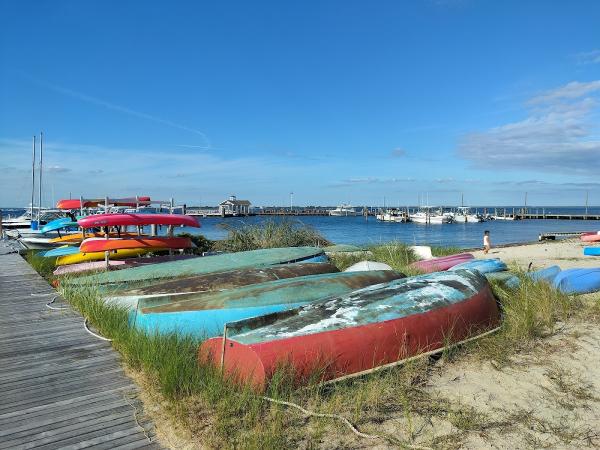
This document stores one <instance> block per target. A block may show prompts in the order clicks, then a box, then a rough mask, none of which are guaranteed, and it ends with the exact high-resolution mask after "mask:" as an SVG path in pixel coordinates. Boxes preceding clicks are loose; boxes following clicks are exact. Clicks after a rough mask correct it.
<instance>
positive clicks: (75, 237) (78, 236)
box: [52, 232, 146, 244]
mask: <svg viewBox="0 0 600 450" xmlns="http://www.w3.org/2000/svg"><path fill="white" fill-rule="evenodd" d="M145 236H146V235H139V234H137V233H123V232H122V233H120V234H119V233H109V234H108V237H111V238H118V237H121V238H125V237H133V238H138V237H145ZM92 237H98V238H106V234H105V233H85V238H92ZM83 240H84V237H83V233H71V234H67V235H65V236H59V237H56V238H54V239H52V242H57V243H59V242H64V243H73V244H79V243H81V242H82V241H83Z"/></svg>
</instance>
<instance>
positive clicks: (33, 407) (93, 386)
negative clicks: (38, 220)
mask: <svg viewBox="0 0 600 450" xmlns="http://www.w3.org/2000/svg"><path fill="white" fill-rule="evenodd" d="M7 251H8V249H7V248H6V247H5V246H4V244H3V243H2V242H1V241H0V449H26V448H36V449H55V448H69V449H80V448H94V449H113V448H121V449H134V448H160V446H159V445H158V444H157V443H155V442H154V433H153V430H154V428H153V426H152V423H151V422H150V421H149V420H148V419H147V418H145V417H144V415H143V412H142V406H141V403H140V402H139V400H137V395H136V394H137V387H136V386H135V384H134V383H133V382H132V381H131V380H130V379H129V378H127V377H126V376H125V374H124V373H123V370H122V368H121V366H120V364H119V356H118V354H117V353H116V352H115V351H114V350H113V349H112V348H111V346H110V343H108V342H105V341H102V340H99V339H97V338H95V337H93V336H91V335H90V334H88V333H87V332H86V331H85V330H84V328H83V319H82V317H81V316H80V315H79V314H77V313H76V312H74V311H73V310H71V309H70V308H67V309H61V310H51V309H49V308H48V307H47V306H46V303H48V302H50V301H51V300H52V299H53V298H54V296H55V295H56V291H55V290H54V289H52V287H50V286H49V285H48V283H47V282H46V281H45V280H44V279H43V278H42V277H40V276H39V275H38V274H37V273H36V272H35V271H34V270H33V269H32V268H31V267H30V266H29V264H28V263H27V262H26V261H25V260H24V259H23V258H22V257H21V256H19V255H18V254H16V253H12V254H6V253H7ZM52 306H54V307H62V308H65V307H66V304H65V303H61V302H60V298H57V299H56V301H55V302H54V304H53V305H52Z"/></svg>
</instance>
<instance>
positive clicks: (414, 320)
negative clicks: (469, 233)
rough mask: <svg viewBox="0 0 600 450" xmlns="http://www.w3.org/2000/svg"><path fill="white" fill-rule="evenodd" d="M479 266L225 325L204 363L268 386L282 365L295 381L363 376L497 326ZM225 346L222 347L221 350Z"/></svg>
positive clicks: (203, 349) (205, 351)
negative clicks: (472, 269)
mask: <svg viewBox="0 0 600 450" xmlns="http://www.w3.org/2000/svg"><path fill="white" fill-rule="evenodd" d="M498 321H499V311H498V306H497V305H496V300H495V299H494V296H493V295H492V292H491V290H490V287H489V284H488V282H487V280H486V279H485V277H484V276H483V275H481V274H480V273H479V272H476V271H470V270H457V271H454V272H438V273H433V274H428V275H421V276H416V277H410V278H405V279H400V280H395V281H391V282H388V283H384V284H379V285H375V286H371V287H367V288H364V289H360V290H357V291H354V292H352V293H350V294H346V295H342V296H337V297H331V298H328V299H325V300H322V301H319V302H314V303H311V304H308V305H305V306H302V307H299V308H295V309H292V310H289V311H285V312H280V313H274V314H270V315H266V316H260V317H255V318H251V319H246V320H242V321H239V322H234V323H230V324H228V327H227V336H228V337H227V338H212V339H208V340H206V341H204V342H203V343H202V344H201V345H200V348H199V351H198V358H199V360H200V361H201V362H202V363H207V362H208V363H211V364H214V365H216V366H217V367H220V366H221V361H223V363H224V365H223V369H224V372H225V373H226V374H228V375H229V376H231V377H233V378H235V379H237V380H238V381H241V382H248V383H251V384H253V385H254V386H256V387H258V388H264V387H265V385H266V383H267V382H268V380H269V379H270V377H271V376H272V375H273V373H274V372H275V371H276V369H277V368H278V367H280V366H281V365H286V366H291V369H292V373H293V376H294V377H295V378H296V380H297V381H298V382H303V381H305V380H306V379H308V378H310V377H311V376H314V375H315V374H318V376H319V377H320V378H321V379H322V380H332V379H338V378H342V377H347V376H353V375H360V374H361V373H365V372H369V371H372V370H373V369H377V368H381V367H385V366H387V365H393V364H395V363H397V362H398V361H400V360H403V359H406V358H409V357H411V356H415V355H417V354H420V353H423V352H428V351H433V350H438V349H441V348H442V347H444V345H445V344H446V343H447V342H448V341H449V340H450V341H452V342H459V341H462V340H464V339H466V338H468V337H470V336H474V335H476V334H479V333H480V332H482V331H483V330H486V329H489V328H490V327H492V326H495V325H497V324H498ZM223 351H224V352H225V353H224V354H223Z"/></svg>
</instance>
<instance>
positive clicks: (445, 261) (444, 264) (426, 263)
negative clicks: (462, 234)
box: [410, 253, 473, 273]
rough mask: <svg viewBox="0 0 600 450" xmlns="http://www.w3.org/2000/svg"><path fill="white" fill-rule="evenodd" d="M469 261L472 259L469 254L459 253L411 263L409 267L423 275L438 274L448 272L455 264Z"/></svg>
mask: <svg viewBox="0 0 600 450" xmlns="http://www.w3.org/2000/svg"><path fill="white" fill-rule="evenodd" d="M470 259H473V255H471V254H470V253H459V254H457V255H450V256H442V257H440V258H433V259H425V260H423V261H417V262H414V263H412V264H411V265H410V267H412V268H414V269H417V270H419V271H421V272H424V273H431V272H440V271H443V270H448V269H450V268H451V267H454V266H456V265H457V264H461V263H464V262H467V261H469V260H470Z"/></svg>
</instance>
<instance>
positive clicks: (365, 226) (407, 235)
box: [3, 207, 600, 248]
mask: <svg viewBox="0 0 600 450" xmlns="http://www.w3.org/2000/svg"><path fill="white" fill-rule="evenodd" d="M529 210H530V212H536V210H539V212H540V213H541V211H542V208H541V207H540V208H530V209H529ZM545 210H546V213H557V214H582V213H583V211H584V208H577V207H565V208H561V207H546V208H545ZM510 211H511V212H512V208H511V209H510ZM8 212H9V210H8V209H5V210H3V214H4V215H5V216H4V217H6V215H7V213H8ZM22 212H23V209H18V208H15V209H11V210H10V213H11V215H12V216H16V215H19V214H20V213H22ZM588 212H589V213H590V214H600V208H598V207H594V208H589V209H588ZM270 219H271V218H270V217H265V216H254V217H244V218H236V217H232V218H225V219H223V218H220V217H215V218H206V219H200V222H201V224H202V228H200V229H195V228H183V229H181V228H180V229H178V230H179V231H185V232H189V233H192V234H203V235H204V236H206V237H207V238H208V239H223V238H224V237H226V236H227V231H226V230H224V229H222V228H220V227H219V226H218V225H219V224H223V223H224V224H227V225H229V226H237V225H241V224H260V223H262V222H264V221H265V220H270ZM272 219H274V220H281V217H273V218H272ZM290 220H294V221H298V222H301V223H303V224H306V225H309V226H312V227H313V228H315V229H316V230H317V231H319V232H320V233H321V234H322V235H323V236H324V237H325V238H326V239H328V240H329V241H331V242H334V243H336V244H354V245H369V244H380V243H385V242H389V241H393V240H397V241H401V242H405V243H408V244H416V245H421V244H427V245H438V246H454V247H461V248H473V247H481V246H482V242H483V232H484V231H485V230H489V231H490V236H491V240H492V245H494V244H512V243H522V242H532V241H537V239H538V235H539V234H540V233H544V232H552V231H594V230H599V229H600V221H596V220H517V221H504V220H493V221H489V222H483V223H454V224H444V225H422V224H415V223H393V222H391V223H390V222H380V221H378V220H376V219H375V218H374V217H369V219H368V220H365V219H364V217H328V216H301V217H293V218H290Z"/></svg>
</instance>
